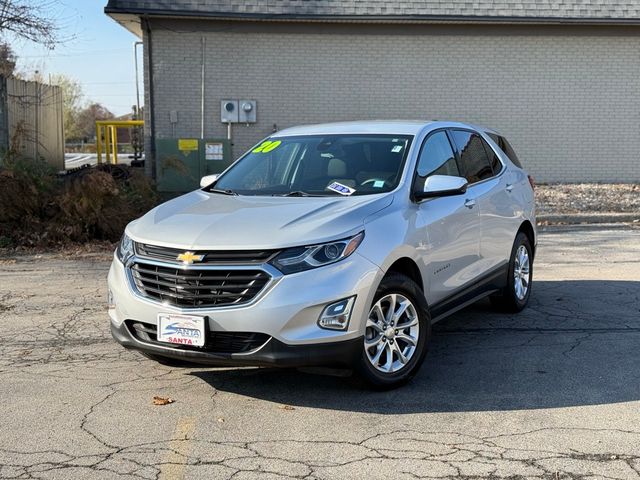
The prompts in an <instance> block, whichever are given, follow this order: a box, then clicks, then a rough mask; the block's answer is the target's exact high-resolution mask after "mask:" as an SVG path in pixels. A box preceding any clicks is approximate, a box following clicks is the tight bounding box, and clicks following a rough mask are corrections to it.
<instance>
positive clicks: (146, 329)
mask: <svg viewBox="0 0 640 480" xmlns="http://www.w3.org/2000/svg"><path fill="white" fill-rule="evenodd" d="M125 324H126V325H127V329H128V330H129V332H130V333H131V335H133V336H134V337H135V338H136V339H137V340H140V341H141V342H145V343H151V344H153V345H161V346H163V347H168V346H170V347H171V348H175V349H178V350H192V351H205V352H208V353H246V352H250V351H251V350H255V349H256V348H258V347H261V346H262V345H264V344H265V343H266V342H267V341H268V340H269V339H270V338H271V337H270V336H269V335H267V334H265V333H255V332H207V338H206V340H205V344H204V347H193V346H189V345H176V344H173V343H172V344H167V343H164V342H158V327H157V326H156V325H152V324H150V323H142V322H136V321H133V320H127V321H126V322H125Z"/></svg>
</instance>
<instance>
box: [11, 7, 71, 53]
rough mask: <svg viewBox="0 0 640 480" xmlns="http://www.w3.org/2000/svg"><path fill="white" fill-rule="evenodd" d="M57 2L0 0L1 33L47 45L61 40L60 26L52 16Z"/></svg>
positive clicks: (52, 45)
mask: <svg viewBox="0 0 640 480" xmlns="http://www.w3.org/2000/svg"><path fill="white" fill-rule="evenodd" d="M55 5H56V2H55V1H50V0H40V1H38V0H35V1H34V0H0V35H6V34H13V35H16V36H17V37H21V38H24V39H27V40H31V41H32V42H35V43H40V44H42V45H45V46H46V47H49V48H53V47H54V46H55V45H56V44H57V43H58V41H59V38H58V33H59V28H58V26H57V25H56V22H55V21H54V19H52V18H51V17H50V15H51V11H52V9H53V8H54V7H55Z"/></svg>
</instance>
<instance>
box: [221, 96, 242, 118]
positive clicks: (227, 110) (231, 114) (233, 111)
mask: <svg viewBox="0 0 640 480" xmlns="http://www.w3.org/2000/svg"><path fill="white" fill-rule="evenodd" d="M220 121H221V122H222V123H238V121H239V116H238V101H237V100H221V101H220Z"/></svg>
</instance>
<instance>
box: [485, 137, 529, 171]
mask: <svg viewBox="0 0 640 480" xmlns="http://www.w3.org/2000/svg"><path fill="white" fill-rule="evenodd" d="M487 135H489V136H490V137H491V140H493V141H494V142H496V143H497V144H498V146H499V147H500V149H501V150H502V151H503V152H504V153H505V155H506V156H507V157H509V160H511V162H513V164H514V165H515V166H516V167H519V168H522V163H520V159H519V158H518V156H517V155H516V152H515V151H514V150H513V147H512V146H511V144H510V143H509V142H508V141H507V139H506V138H504V137H503V136H501V135H496V134H495V133H488V134H487Z"/></svg>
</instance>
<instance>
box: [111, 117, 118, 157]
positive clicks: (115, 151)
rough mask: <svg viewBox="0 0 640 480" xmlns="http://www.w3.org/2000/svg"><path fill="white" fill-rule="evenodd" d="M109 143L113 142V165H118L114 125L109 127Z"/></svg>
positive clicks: (116, 135)
mask: <svg viewBox="0 0 640 480" xmlns="http://www.w3.org/2000/svg"><path fill="white" fill-rule="evenodd" d="M111 128H112V130H111V141H112V142H113V164H114V165H115V164H117V163H118V130H117V129H116V126H115V125H112V126H111Z"/></svg>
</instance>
